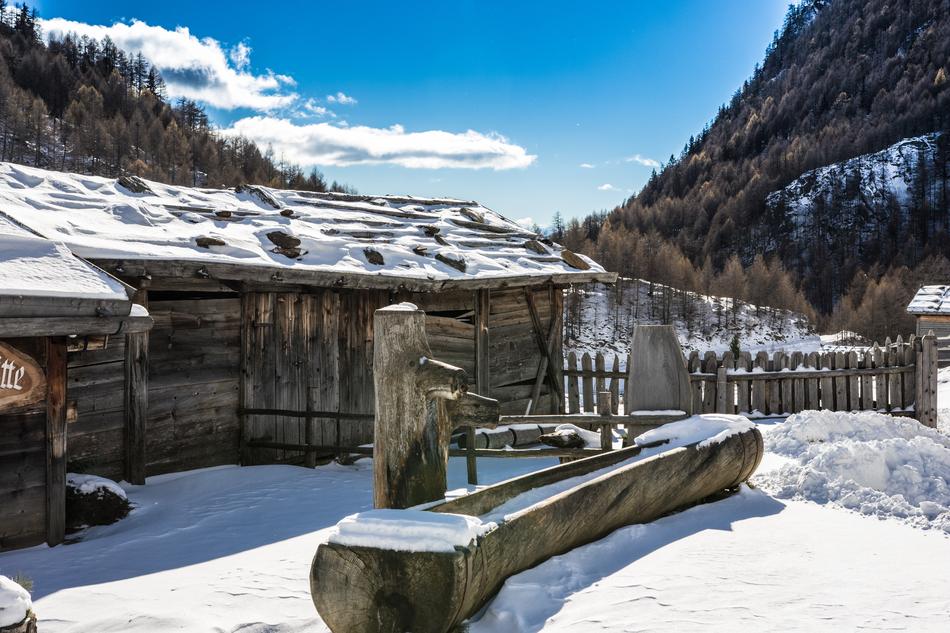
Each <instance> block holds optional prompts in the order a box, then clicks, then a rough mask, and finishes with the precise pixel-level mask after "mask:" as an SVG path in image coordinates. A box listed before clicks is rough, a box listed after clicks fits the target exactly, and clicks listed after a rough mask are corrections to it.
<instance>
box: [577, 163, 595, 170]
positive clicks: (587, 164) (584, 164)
mask: <svg viewBox="0 0 950 633" xmlns="http://www.w3.org/2000/svg"><path fill="white" fill-rule="evenodd" d="M578 167H583V168H584V169H593V168H594V166H593V165H591V164H590V163H581V164H580V165H578Z"/></svg>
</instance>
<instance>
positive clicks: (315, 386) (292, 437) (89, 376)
mask: <svg viewBox="0 0 950 633" xmlns="http://www.w3.org/2000/svg"><path fill="white" fill-rule="evenodd" d="M0 213H2V214H3V215H5V216H7V217H9V218H12V219H13V220H15V221H17V222H19V223H21V224H23V225H25V226H28V227H29V228H30V229H31V230H33V231H35V232H36V233H37V234H39V235H42V236H45V237H47V238H51V239H56V240H60V241H62V242H64V243H65V244H67V245H68V246H69V248H70V249H71V250H72V251H73V252H74V253H76V254H77V255H80V256H82V257H84V258H86V259H88V260H89V261H92V262H93V263H95V264H96V265H98V266H100V267H102V268H103V269H104V270H106V271H108V272H110V273H111V274H113V275H115V276H116V277H118V278H120V279H122V280H123V281H125V282H126V283H128V284H129V285H131V286H133V287H134V288H135V290H136V302H138V303H141V304H143V305H147V307H148V310H149V312H150V314H151V315H152V318H153V319H154V328H153V329H152V331H151V333H150V334H149V335H148V342H147V356H148V358H147V363H146V366H147V383H148V392H147V413H146V420H145V426H146V432H145V438H146V439H145V450H144V451H143V453H142V454H141V455H137V456H135V459H141V460H144V463H142V464H138V465H137V467H136V469H134V473H138V475H135V474H134V473H133V476H134V477H136V479H134V481H141V477H142V476H143V474H148V475H151V474H158V473H164V472H170V471H178V470H185V469H190V468H195V467H202V466H210V465H215V464H225V463H235V462H237V461H239V460H240V461H241V462H242V463H245V464H248V463H262V462H281V461H295V462H299V461H304V462H305V463H308V464H313V463H315V461H316V459H318V458H319V457H321V456H328V455H333V454H336V453H340V452H345V451H346V450H347V449H348V448H354V447H359V446H360V445H364V444H366V443H368V442H371V441H372V439H373V438H372V428H373V421H372V420H373V407H374V404H373V380H372V350H373V331H372V323H373V312H374V310H376V309H377V308H379V307H382V306H385V305H388V304H390V303H393V302H401V301H411V302H414V303H416V304H417V305H418V306H419V307H420V308H422V309H424V310H425V311H426V313H427V315H428V321H427V329H428V335H429V340H430V342H431V344H432V348H433V350H432V351H433V353H434V355H435V356H436V357H437V358H439V359H440V360H444V361H448V362H452V363H455V364H457V365H460V366H461V367H463V368H464V369H466V370H467V371H468V373H469V375H470V377H471V379H472V382H473V383H474V384H473V385H472V387H471V389H472V390H473V391H476V392H478V393H481V394H486V395H490V396H492V397H494V398H498V399H499V400H500V401H501V402H502V403H503V407H502V409H503V411H504V412H509V413H523V412H525V410H526V409H527V407H528V404H529V401H530V402H531V403H532V410H533V411H535V412H547V411H551V410H553V409H557V408H559V407H560V406H561V403H562V401H563V399H562V398H560V397H559V396H558V395H556V394H557V392H558V391H559V390H560V389H561V387H560V385H561V384H562V382H561V378H560V371H561V366H562V362H561V336H560V332H561V326H560V318H561V317H560V315H561V312H562V293H561V289H562V288H563V287H564V286H566V285H568V284H571V283H575V282H590V281H604V282H610V281H613V279H614V277H615V276H614V275H613V274H611V273H606V272H605V271H604V270H603V268H601V267H600V266H598V265H597V264H596V263H594V262H593V261H591V260H590V259H588V258H587V257H585V256H583V255H577V254H574V253H572V252H570V251H568V250H566V249H564V248H562V247H561V246H559V245H557V244H553V243H551V242H550V241H549V240H546V239H544V238H543V237H541V236H539V235H536V234H534V233H532V232H530V231H527V230H525V229H524V228H523V227H521V226H519V225H517V224H516V223H514V222H512V221H510V220H508V219H506V218H504V217H502V216H501V215H499V214H497V213H495V212H493V211H490V210H489V209H486V208H484V207H482V206H480V205H479V204H477V203H475V202H470V201H463V200H454V199H441V198H440V199H428V198H415V197H408V196H378V197H376V196H361V195H348V194H338V193H312V192H303V191H283V190H275V189H268V188H264V187H256V186H247V187H241V188H237V189H228V190H224V189H198V188H187V187H177V186H170V185H164V184H159V183H155V182H148V181H144V180H140V179H138V178H134V177H124V178H120V179H119V180H110V179H105V178H95V177H89V176H80V175H74V174H66V173H58V172H50V171H44V170H39V169H32V168H27V167H23V166H18V165H11V164H0ZM549 359H550V362H548V360H549ZM78 360H79V359H78V358H77V362H78ZM81 362H82V363H83V365H82V367H81V369H80V367H78V366H77V367H76V371H74V372H73V375H76V379H75V380H71V381H70V385H69V393H68V397H69V398H70V399H73V400H75V401H76V402H77V403H78V408H77V419H76V422H75V423H74V424H73V426H72V427H71V428H74V429H76V433H75V435H76V438H77V439H76V441H75V442H71V445H70V452H69V459H70V468H72V469H74V470H79V471H82V472H91V473H95V474H100V475H104V476H107V477H113V478H117V477H119V476H122V475H123V474H124V473H126V472H127V469H126V467H125V463H126V461H127V459H126V458H127V456H126V454H125V451H124V449H123V446H124V444H123V442H124V439H123V438H124V434H125V429H126V428H127V427H128V422H127V420H126V410H125V408H124V407H123V400H124V397H125V396H124V395H123V387H122V386H123V384H124V380H125V378H124V371H125V369H124V355H123V353H122V350H119V349H112V348H108V349H105V350H101V351H96V352H85V353H83V355H82V359H81Z"/></svg>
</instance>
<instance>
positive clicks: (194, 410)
mask: <svg viewBox="0 0 950 633" xmlns="http://www.w3.org/2000/svg"><path fill="white" fill-rule="evenodd" d="M149 311H150V312H151V314H152V318H153V319H154V321H155V325H154V327H153V328H152V331H151V333H150V335H149V376H148V421H147V423H146V436H147V439H146V448H145V451H146V457H147V460H148V464H147V466H146V474H147V475H149V476H151V475H157V474H161V473H169V472H176V471H181V470H189V469H192V468H201V467H206V466H215V465H219V464H234V463H236V462H237V460H238V433H239V424H238V416H237V405H238V369H239V366H240V364H239V363H240V343H241V336H240V333H241V329H240V327H241V320H240V319H241V300H240V298H239V297H238V296H237V295H229V294H221V295H220V298H218V297H216V296H215V295H205V296H201V297H194V296H189V295H179V294H177V293H154V292H153V293H150V295H149ZM120 396H121V390H120Z"/></svg>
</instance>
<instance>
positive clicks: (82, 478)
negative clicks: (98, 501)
mask: <svg viewBox="0 0 950 633" xmlns="http://www.w3.org/2000/svg"><path fill="white" fill-rule="evenodd" d="M66 485H67V486H69V487H71V488H75V489H76V490H77V491H78V492H79V493H80V494H84V495H91V494H98V495H100V496H101V495H102V494H103V493H102V491H104V490H108V491H109V492H111V493H113V494H114V495H116V496H118V497H119V498H121V499H126V500H127V499H128V497H127V496H126V494H125V490H123V489H122V486H120V485H119V484H117V483H116V482H114V481H112V480H111V479H106V478H105V477H97V476H96V475H79V474H76V473H66Z"/></svg>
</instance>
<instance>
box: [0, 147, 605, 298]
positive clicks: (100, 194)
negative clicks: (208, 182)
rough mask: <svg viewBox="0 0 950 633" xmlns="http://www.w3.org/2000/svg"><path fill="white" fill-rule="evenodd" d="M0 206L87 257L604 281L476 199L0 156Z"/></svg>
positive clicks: (430, 279)
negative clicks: (61, 166)
mask: <svg viewBox="0 0 950 633" xmlns="http://www.w3.org/2000/svg"><path fill="white" fill-rule="evenodd" d="M0 213H2V214H5V215H6V216H8V217H10V218H13V219H14V220H16V221H17V222H19V223H21V224H23V225H25V226H27V227H29V228H30V229H32V230H34V231H36V232H37V233H39V234H40V235H43V236H45V237H47V238H50V239H54V240H57V241H62V242H63V243H65V244H66V245H67V246H68V247H69V248H70V249H71V250H72V251H73V252H74V253H76V254H77V255H80V256H82V257H85V258H87V259H91V260H94V261H126V262H127V261H146V262H153V264H152V265H154V262H161V261H164V262H172V261H174V262H196V263H201V264H208V265H219V266H218V269H220V268H221V267H222V266H221V265H228V266H229V267H233V266H234V265H238V266H240V267H241V269H244V270H246V269H247V268H248V267H264V268H265V269H277V270H278V271H293V273H294V278H295V280H297V281H298V282H302V283H306V282H307V281H306V279H307V277H306V276H305V275H302V274H301V273H311V272H312V273H314V279H316V278H325V277H326V275H324V274H322V273H333V274H334V275H337V276H339V277H340V283H339V285H345V284H344V280H343V277H351V276H358V277H360V278H361V279H362V280H363V282H364V283H365V278H367V277H374V278H377V279H379V278H382V279H379V280H380V281H385V282H388V283H395V282H396V281H398V280H409V281H411V282H422V283H423V284H425V283H430V284H432V285H433V286H437V285H438V282H440V281H462V282H466V281H469V282H475V281H480V280H486V279H515V278H519V279H520V278H533V277H544V278H551V279H553V280H555V281H565V282H571V281H585V280H593V279H599V280H605V281H612V278H613V275H612V274H610V273H605V272H604V269H603V268H602V267H600V266H599V265H598V264H596V263H595V262H593V261H592V260H591V259H589V258H587V257H585V256H583V255H577V254H574V253H572V252H570V251H568V250H567V249H564V248H562V247H561V246H559V245H557V244H553V243H552V242H550V241H549V240H546V239H544V238H542V237H541V236H539V235H536V234H534V233H532V232H530V231H528V230H526V229H525V228H524V227H521V226H519V225H518V224H516V223H514V222H512V221H511V220H508V219H507V218H505V217H503V216H501V215H499V214H498V213H495V212H494V211H491V210H489V209H487V208H485V207H483V206H481V205H479V204H478V203H476V202H471V201H464V200H455V199H448V198H439V199H426V198H415V197H410V196H362V195H354V194H340V193H313V192H307V191H288V190H280V189H270V188H267V187H257V186H246V187H239V188H236V189H203V188H191V187H182V186H172V185H165V184H161V183H157V182H151V181H146V180H141V179H138V178H135V177H123V178H120V179H118V180H113V179H108V178H100V177H93V176H83V175H78V174H69V173H62V172H55V171H46V170H42V169H35V168H31V167H25V166H22V165H15V164H11V163H0ZM212 276H214V275H213V274H212ZM535 281H537V280H535ZM314 285H323V284H321V283H316V282H314Z"/></svg>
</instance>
